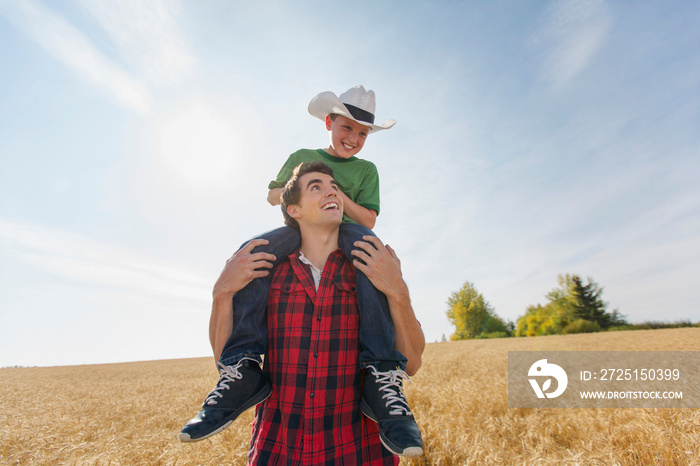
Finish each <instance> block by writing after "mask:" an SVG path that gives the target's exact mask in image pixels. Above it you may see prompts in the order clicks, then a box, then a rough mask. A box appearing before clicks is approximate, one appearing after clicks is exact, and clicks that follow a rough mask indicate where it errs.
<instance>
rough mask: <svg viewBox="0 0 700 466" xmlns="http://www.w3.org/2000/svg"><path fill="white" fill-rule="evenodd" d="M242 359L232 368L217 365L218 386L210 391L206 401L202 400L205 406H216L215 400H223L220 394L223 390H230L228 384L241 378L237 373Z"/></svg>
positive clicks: (241, 375)
mask: <svg viewBox="0 0 700 466" xmlns="http://www.w3.org/2000/svg"><path fill="white" fill-rule="evenodd" d="M244 359H248V358H244ZM244 359H241V360H240V361H238V362H237V363H236V365H234V366H226V365H224V364H221V363H219V384H218V385H217V386H216V387H214V390H212V391H211V393H209V396H208V397H207V399H206V400H204V404H205V405H215V404H217V403H218V401H217V398H223V395H222V393H221V392H222V391H223V390H228V389H229V388H231V387H230V385H229V384H231V383H233V382H235V381H236V380H240V379H242V378H243V374H241V373H240V372H239V371H238V368H239V367H241V365H242V364H243V360H244ZM251 361H253V359H251ZM256 362H257V361H256Z"/></svg>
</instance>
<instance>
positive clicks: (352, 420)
mask: <svg viewBox="0 0 700 466" xmlns="http://www.w3.org/2000/svg"><path fill="white" fill-rule="evenodd" d="M282 212H283V215H284V216H285V223H286V224H287V225H289V226H292V227H294V228H298V229H299V231H300V233H301V247H300V249H299V251H298V252H296V253H294V254H292V255H291V256H289V258H288V259H287V260H285V261H284V262H283V263H281V264H280V265H279V266H278V267H277V269H276V270H275V272H274V276H273V278H272V284H271V290H270V296H269V301H268V308H267V312H268V333H269V348H268V353H267V357H266V360H265V372H264V374H261V373H260V369H259V366H258V365H257V363H256V362H255V361H248V360H246V361H244V363H245V364H244V365H242V366H241V367H239V368H238V369H237V370H234V371H233V373H232V374H230V380H228V381H226V382H225V383H223V384H222V383H220V386H219V391H220V392H228V391H230V390H234V389H235V388H234V389H232V388H231V387H236V386H243V385H250V386H252V387H263V386H264V385H265V384H264V381H266V379H267V378H268V377H269V381H270V383H271V386H272V390H271V394H269V393H266V392H264V391H263V389H262V388H261V389H260V390H261V395H260V397H262V398H265V397H267V396H268V395H269V398H267V399H266V400H265V401H264V402H263V403H262V404H261V405H260V407H259V408H258V412H257V415H256V419H255V423H254V426H253V438H252V441H251V447H250V454H249V461H250V463H252V464H278V463H285V464H287V463H293V464H317V463H323V464H328V463H332V464H396V462H397V461H398V460H397V458H396V457H395V456H394V455H393V454H392V452H393V453H396V454H401V455H405V456H418V455H420V454H422V453H423V442H422V439H421V437H420V431H419V429H418V426H417V425H416V423H415V420H414V418H413V415H412V414H411V412H410V409H409V408H408V404H407V403H406V401H405V398H404V395H403V389H402V377H403V376H404V372H403V371H400V370H399V368H397V367H393V368H386V367H371V368H370V369H371V373H369V374H368V375H367V376H366V377H365V381H364V384H365V391H367V389H368V387H370V388H371V390H370V392H375V393H377V395H374V396H370V397H365V398H366V399H362V391H361V383H362V381H361V374H362V372H361V370H360V367H359V364H358V356H359V350H360V348H359V345H358V331H359V330H358V329H359V317H358V310H357V296H356V293H355V287H354V285H355V269H354V268H353V265H354V266H355V267H357V268H358V269H359V270H361V271H362V272H363V273H365V274H366V275H367V277H368V278H369V279H370V280H371V281H372V283H373V284H374V286H375V287H376V288H377V289H379V290H380V291H381V292H382V293H384V294H385V295H386V297H387V300H388V302H389V308H390V312H391V318H392V321H393V324H394V330H395V333H396V337H395V346H396V349H397V350H398V351H400V352H401V354H403V355H404V356H405V357H406V359H407V364H406V372H407V373H408V374H410V375H412V374H415V372H416V371H417V370H418V368H419V367H420V365H421V354H422V352H423V349H424V347H425V338H424V336H423V333H422V330H421V329H420V325H419V323H418V322H417V320H416V318H415V315H414V314H413V310H412V308H411V305H410V299H409V296H408V289H407V287H406V284H405V282H404V281H403V279H402V278H401V269H400V262H399V260H398V258H397V257H396V254H395V252H394V251H393V250H392V249H391V247H389V246H384V245H383V244H382V243H381V241H379V240H378V239H377V238H376V237H373V236H366V237H365V238H364V239H365V241H360V242H357V243H356V246H357V248H358V249H357V250H355V251H353V255H354V256H355V257H354V260H353V262H352V263H351V262H350V259H349V258H346V257H345V255H344V254H343V253H342V251H341V250H339V248H338V232H339V226H340V223H341V221H342V218H343V200H342V197H341V196H340V194H339V190H338V186H337V184H336V182H335V180H334V179H333V177H332V172H331V171H330V169H329V168H328V167H327V166H326V165H325V164H323V163H316V162H315V163H312V164H301V165H300V166H299V167H297V169H296V170H295V172H294V175H293V176H292V178H291V179H290V181H289V182H288V184H287V185H286V186H285V188H284V191H283V195H282ZM246 249H247V251H246ZM251 250H252V248H244V249H243V250H242V251H241V252H239V253H237V254H236V256H234V258H232V261H231V262H230V263H229V264H228V265H227V267H226V268H225V269H224V272H222V277H221V278H220V280H219V282H217V287H215V302H216V300H217V299H219V298H220V297H221V298H222V299H223V302H226V300H227V301H228V302H229V303H230V302H231V296H232V295H233V294H234V293H235V292H237V291H238V290H240V289H241V288H242V287H243V286H245V285H246V284H247V283H248V282H250V281H251V280H252V279H253V278H255V277H256V276H260V275H261V274H266V273H268V272H267V271H266V270H263V271H261V270H260V269H261V268H262V267H265V266H264V265H263V263H264V262H265V261H266V260H269V258H267V257H266V256H264V255H263V256H256V255H255V254H252V255H251V254H250V251H251ZM217 290H218V291H220V293H216V292H217ZM231 311H232V312H234V315H235V310H233V309H231ZM215 314H216V306H215V308H214V310H213V313H212V320H213V321H215V320H216V315H215ZM215 392H216V391H215ZM215 392H213V393H215ZM213 398H214V399H213V401H215V403H214V404H213V405H212V406H211V408H207V405H206V404H205V407H204V408H203V410H202V411H201V412H200V414H199V415H198V416H199V417H200V418H203V419H205V420H206V418H207V417H215V418H221V419H225V418H226V417H227V416H230V415H231V413H232V412H233V411H235V410H238V411H241V412H242V410H241V409H240V408H239V407H238V406H217V405H216V402H218V400H219V399H220V400H221V401H222V403H224V400H226V398H227V397H226V396H220V397H217V396H215V395H213ZM367 398H369V399H367ZM361 413H364V414H365V415H366V416H368V417H369V418H370V419H371V420H372V421H374V422H370V421H369V419H368V417H365V416H363V415H362V414H361ZM236 415H237V414H236ZM193 421H194V420H193ZM222 428H223V427H222ZM382 444H383V445H384V446H385V447H386V448H388V449H389V451H387V449H385V448H383V447H382Z"/></svg>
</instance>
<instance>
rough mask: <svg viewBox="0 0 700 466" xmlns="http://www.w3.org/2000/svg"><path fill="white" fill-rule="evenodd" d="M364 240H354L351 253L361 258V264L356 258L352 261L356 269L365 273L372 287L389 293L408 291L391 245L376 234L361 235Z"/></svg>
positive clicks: (386, 293)
mask: <svg viewBox="0 0 700 466" xmlns="http://www.w3.org/2000/svg"><path fill="white" fill-rule="evenodd" d="M362 239H364V241H356V242H355V247H357V248H359V249H354V250H353V251H352V255H353V256H355V257H356V258H357V259H362V261H364V262H365V264H367V265H365V264H363V263H362V262H360V261H359V260H357V259H354V260H353V261H352V263H353V265H354V266H355V267H357V269H358V270H359V271H360V272H362V273H364V274H365V275H367V278H369V280H370V281H371V282H372V284H373V285H374V287H375V288H376V289H378V290H379V291H381V292H382V293H384V294H385V295H387V296H388V295H390V294H393V293H396V292H408V288H407V287H406V283H405V282H404V281H403V278H402V275H401V261H400V260H399V258H398V256H397V255H396V251H394V250H393V249H392V248H391V246H389V245H388V244H387V245H384V243H382V241H381V240H380V239H379V238H377V237H376V236H371V235H367V236H363V237H362Z"/></svg>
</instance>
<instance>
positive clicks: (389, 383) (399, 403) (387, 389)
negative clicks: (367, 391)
mask: <svg viewBox="0 0 700 466" xmlns="http://www.w3.org/2000/svg"><path fill="white" fill-rule="evenodd" d="M368 369H371V370H372V375H374V377H375V378H376V380H377V384H378V385H379V391H381V392H384V395H382V399H386V401H385V404H386V407H387V408H389V409H391V411H389V414H391V415H392V416H393V415H401V414H406V415H410V414H411V408H410V407H409V406H408V402H407V401H406V396H405V394H404V391H403V383H402V381H403V379H405V380H408V381H409V382H411V379H410V378H409V377H408V374H406V372H405V371H402V370H391V371H386V372H379V371H378V370H377V368H376V367H374V366H368ZM411 383H413V382H411Z"/></svg>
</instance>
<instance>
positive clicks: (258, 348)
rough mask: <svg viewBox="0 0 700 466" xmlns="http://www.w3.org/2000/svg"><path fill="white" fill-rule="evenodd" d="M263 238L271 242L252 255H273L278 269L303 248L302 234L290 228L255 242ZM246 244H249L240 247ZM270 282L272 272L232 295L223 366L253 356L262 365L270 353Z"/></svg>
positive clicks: (271, 232)
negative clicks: (229, 326)
mask: <svg viewBox="0 0 700 466" xmlns="http://www.w3.org/2000/svg"><path fill="white" fill-rule="evenodd" d="M260 238H263V239H266V240H268V241H269V243H268V244H266V245H264V246H257V247H256V248H255V249H253V251H252V252H253V253H256V252H266V253H269V254H274V255H275V257H276V261H275V263H274V265H275V266H276V265H278V264H279V263H281V262H283V261H284V260H285V259H286V258H287V257H288V256H289V255H290V254H292V253H293V252H294V251H296V250H297V249H298V248H299V246H300V245H301V236H300V234H299V231H298V230H295V229H294V228H291V227H288V226H284V227H282V228H277V229H276V230H272V231H268V232H267V233H263V234H262V235H259V236H256V237H255V238H253V239H260ZM251 241H252V240H251ZM246 244H248V241H246V243H244V244H243V245H242V246H241V248H243V246H245V245H246ZM239 250H240V249H239ZM271 281H272V271H271V272H270V274H269V275H268V276H267V277H260V278H256V279H254V280H253V281H251V282H250V283H249V284H248V285H247V286H246V287H245V288H243V289H242V290H241V291H239V292H238V293H236V294H235V295H234V296H233V331H232V332H231V336H230V337H229V339H228V341H227V342H226V346H224V349H223V351H222V353H221V358H220V359H219V361H220V362H221V363H222V364H224V365H232V364H235V363H236V362H237V361H239V360H240V359H241V358H242V357H250V358H252V359H255V360H257V361H258V362H262V358H261V355H262V354H264V353H265V352H266V351H267V309H266V308H267V298H268V295H269V293H270V282H271Z"/></svg>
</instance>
